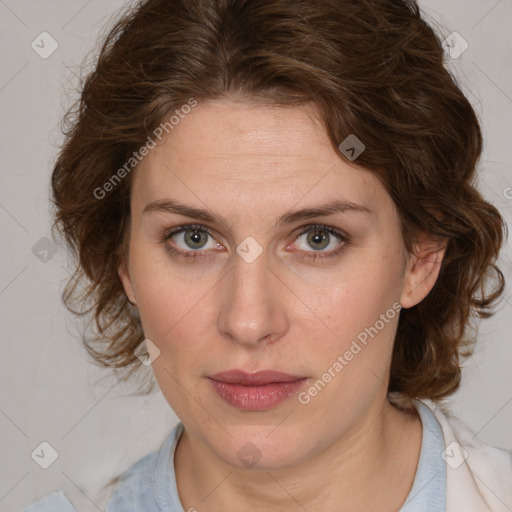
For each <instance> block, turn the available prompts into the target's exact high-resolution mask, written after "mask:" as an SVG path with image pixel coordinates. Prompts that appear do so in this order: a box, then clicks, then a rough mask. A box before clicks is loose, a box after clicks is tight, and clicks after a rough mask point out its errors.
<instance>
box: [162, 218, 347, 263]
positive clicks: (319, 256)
mask: <svg viewBox="0 0 512 512" xmlns="http://www.w3.org/2000/svg"><path fill="white" fill-rule="evenodd" d="M191 230H196V231H201V232H203V233H207V234H208V235H210V236H211V237H212V238H214V236H213V234H212V232H211V231H210V230H209V229H208V228H205V227H204V226H200V225H198V224H187V225H184V226H178V227H176V228H173V229H171V230H169V231H166V232H165V233H164V235H163V237H162V238H161V239H160V242H162V243H166V242H167V241H168V240H169V239H170V238H171V237H172V236H173V235H176V234H178V233H183V232H184V231H191ZM313 230H316V231H325V232H327V233H329V234H330V235H334V236H336V237H337V238H339V240H340V241H341V242H343V243H342V244H341V245H340V246H339V247H338V248H337V249H334V250H333V251H330V252H328V253H322V252H306V253H305V254H300V255H299V258H301V259H302V260H305V261H308V262H314V261H317V260H326V259H329V258H334V257H336V256H338V255H339V254H341V253H342V252H343V251H344V250H345V248H346V247H347V245H349V244H350V238H349V237H348V236H347V235H346V234H345V233H343V232H341V231H339V230H337V229H335V228H332V227H330V226H325V225H323V224H310V225H308V226H304V227H303V228H302V229H301V231H300V232H299V233H297V235H296V239H297V238H299V237H300V236H302V235H304V234H305V233H307V232H309V231H313ZM166 250H167V251H168V252H169V253H170V254H171V255H175V256H179V257H183V258H193V259H195V258H200V257H203V255H205V254H206V253H207V252H209V251H192V250H191V251H181V250H179V249H175V248H174V247H171V246H169V245H166ZM204 257H209V256H206V255H205V256H204Z"/></svg>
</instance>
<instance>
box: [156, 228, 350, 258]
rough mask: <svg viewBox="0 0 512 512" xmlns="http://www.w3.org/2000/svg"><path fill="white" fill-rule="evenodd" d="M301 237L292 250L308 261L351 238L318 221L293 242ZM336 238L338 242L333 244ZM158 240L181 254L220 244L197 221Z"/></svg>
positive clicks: (189, 254) (207, 250)
mask: <svg viewBox="0 0 512 512" xmlns="http://www.w3.org/2000/svg"><path fill="white" fill-rule="evenodd" d="M305 235H307V236H305ZM301 238H302V239H303V243H302V244H299V245H302V246H301V247H299V250H294V251H293V252H294V253H295V254H296V255H297V257H298V258H300V259H303V260H307V261H316V260H317V259H322V258H331V257H334V256H337V255H339V254H340V253H341V252H342V251H343V250H344V248H345V247H346V246H347V245H348V244H349V242H350V240H349V237H348V236H347V235H346V234H344V233H342V232H341V231H339V230H337V229H335V228H333V227H330V226H324V225H317V224H315V225H309V226H305V227H304V228H302V230H301V231H300V233H299V234H297V235H296V237H295V242H294V243H296V241H298V240H301ZM210 239H211V240H210ZM336 239H337V240H338V244H336ZM161 242H163V243H165V244H166V250H167V251H168V252H169V253H170V254H171V255H173V256H179V257H184V258H197V257H208V256H210V254H209V253H211V252H212V249H214V250H215V249H222V248H223V246H222V245H221V244H219V243H218V242H216V241H215V238H214V236H213V234H212V233H211V232H210V230H209V229H207V228H205V227H204V226H200V225H196V224H190V225H186V226H178V227H176V228H173V229H171V230H168V231H166V233H165V234H164V235H163V237H162V238H161ZM169 242H172V244H169ZM340 242H342V243H340ZM311 248H312V249H313V250H311ZM328 248H331V250H330V251H326V250H325V249H328Z"/></svg>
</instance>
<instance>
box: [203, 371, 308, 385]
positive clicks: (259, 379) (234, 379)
mask: <svg viewBox="0 0 512 512" xmlns="http://www.w3.org/2000/svg"><path fill="white" fill-rule="evenodd" d="M304 378H305V377H304V376H302V375H291V374H289V373H283V372H278V371H276V370H260V371H258V372H254V373H249V372H246V371H244V370H228V371H226V372H220V373H216V374H215V375H213V376H212V377H210V379H212V380H215V381H217V382H226V383H228V384H241V385H243V386H263V385H266V384H274V383H283V382H295V381H297V380H300V379H304Z"/></svg>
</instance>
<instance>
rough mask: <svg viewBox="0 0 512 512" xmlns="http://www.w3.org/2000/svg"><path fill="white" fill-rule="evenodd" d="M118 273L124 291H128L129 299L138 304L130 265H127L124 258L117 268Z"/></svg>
mask: <svg viewBox="0 0 512 512" xmlns="http://www.w3.org/2000/svg"><path fill="white" fill-rule="evenodd" d="M117 275H118V276H119V279H121V283H122V284H123V288H124V292H125V293H126V296H127V297H128V300H129V301H130V302H131V303H132V304H136V302H135V294H134V292H133V284H132V279H131V277H130V273H129V271H128V266H127V264H126V261H125V260H124V258H123V259H122V260H121V263H120V264H119V267H118V268H117Z"/></svg>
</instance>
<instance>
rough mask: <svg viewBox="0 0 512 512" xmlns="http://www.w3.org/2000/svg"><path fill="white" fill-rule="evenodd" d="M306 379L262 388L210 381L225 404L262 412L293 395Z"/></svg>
mask: <svg viewBox="0 0 512 512" xmlns="http://www.w3.org/2000/svg"><path fill="white" fill-rule="evenodd" d="M306 380H307V378H304V379H300V380H295V381H292V382H274V383H272V384H265V385H263V386H243V385H242V384H228V383H227V382H218V381H215V380H211V379H210V382H211V383H212V385H213V388H214V389H215V391H217V393H218V394H219V395H220V397H221V398H223V399H224V400H225V401H226V402H228V403H229V404H231V405H233V406H234V407H237V408H238V409H243V410H245V411H262V410H265V409H270V408H271V407H273V406H275V405H277V404H279V403H281V402H283V401H284V400H286V399H287V398H288V397H290V396H291V395H293V394H295V393H296V392H297V391H298V390H299V389H300V388H301V387H302V386H303V385H304V383H305V382H306Z"/></svg>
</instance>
